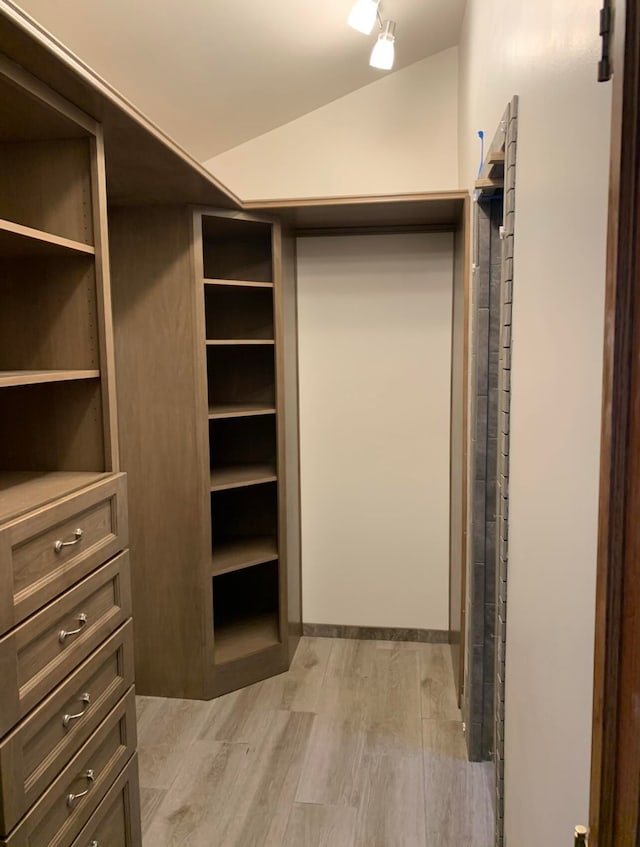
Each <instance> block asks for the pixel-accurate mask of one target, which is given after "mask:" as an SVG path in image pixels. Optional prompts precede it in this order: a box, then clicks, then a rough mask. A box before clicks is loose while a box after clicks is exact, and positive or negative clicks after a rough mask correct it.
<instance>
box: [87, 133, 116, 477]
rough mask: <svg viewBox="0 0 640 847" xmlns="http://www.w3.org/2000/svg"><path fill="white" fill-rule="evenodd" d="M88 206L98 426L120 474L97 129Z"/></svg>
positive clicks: (108, 466)
mask: <svg viewBox="0 0 640 847" xmlns="http://www.w3.org/2000/svg"><path fill="white" fill-rule="evenodd" d="M91 202H92V205H93V210H92V211H93V232H94V244H95V253H96V260H95V281H96V282H95V284H96V302H97V306H98V310H97V311H98V332H99V339H100V368H101V388H102V425H103V429H104V433H103V436H104V468H105V470H107V471H113V472H117V471H119V470H120V445H119V441H118V408H117V401H116V360H115V347H114V338H113V309H112V304H111V275H110V266H109V239H108V235H107V185H106V176H105V165H104V141H103V137H102V129H101V128H100V127H98V129H97V132H96V135H95V137H94V138H93V139H92V141H91Z"/></svg>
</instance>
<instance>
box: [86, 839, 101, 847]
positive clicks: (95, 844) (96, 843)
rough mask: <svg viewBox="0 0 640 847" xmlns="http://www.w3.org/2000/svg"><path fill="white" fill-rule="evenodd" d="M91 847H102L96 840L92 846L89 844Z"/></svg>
mask: <svg viewBox="0 0 640 847" xmlns="http://www.w3.org/2000/svg"><path fill="white" fill-rule="evenodd" d="M89 847H100V845H99V844H98V842H97V841H96V840H95V838H94V839H93V841H92V842H91V844H89Z"/></svg>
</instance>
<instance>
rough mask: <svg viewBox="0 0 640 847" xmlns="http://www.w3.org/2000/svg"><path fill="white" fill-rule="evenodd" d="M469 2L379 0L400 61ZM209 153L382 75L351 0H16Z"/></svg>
mask: <svg viewBox="0 0 640 847" xmlns="http://www.w3.org/2000/svg"><path fill="white" fill-rule="evenodd" d="M465 4H466V0H383V13H384V17H389V18H392V19H393V20H395V21H396V22H397V25H398V29H397V36H396V39H397V40H396V65H395V70H399V69H400V68H403V67H406V66H407V65H410V64H412V63H413V62H416V61H418V60H419V59H423V58H425V57H426V56H430V55H432V54H434V53H438V52H439V51H440V50H444V49H446V48H447V47H451V46H453V45H454V44H457V43H458V35H459V32H460V26H461V21H462V16H463V13H464V7H465ZM21 5H22V7H23V8H24V9H25V11H26V12H28V13H29V14H30V15H32V16H33V17H34V18H36V20H37V21H38V22H39V23H41V24H42V25H43V26H44V27H45V28H46V29H48V30H49V31H50V32H51V33H53V35H55V36H56V37H57V38H59V39H60V40H61V41H62V42H63V43H64V44H66V46H67V47H69V48H70V49H71V50H72V51H73V52H74V53H76V54H77V55H78V56H79V57H80V58H81V59H83V60H84V61H85V62H86V63H87V64H89V65H90V66H91V67H93V68H94V70H96V71H97V72H98V73H99V74H100V75H101V76H103V77H104V78H105V79H106V80H108V81H109V82H110V83H111V84H112V85H113V86H115V88H117V89H119V90H120V91H121V92H122V93H123V94H124V95H125V96H126V97H127V98H128V99H129V100H131V101H132V102H133V103H134V104H135V105H136V106H137V107H138V108H140V109H141V110H142V111H143V112H145V113H146V114H147V115H148V116H149V117H150V118H151V119H152V120H153V121H155V122H156V123H157V124H159V125H160V126H161V127H162V129H164V130H165V131H166V132H168V133H169V135H171V136H173V137H174V138H175V139H176V141H178V142H179V143H180V144H182V145H183V146H184V147H185V148H186V149H187V150H189V151H190V152H191V153H192V154H193V155H194V156H195V157H196V158H198V159H200V160H202V161H204V160H206V159H208V158H210V157H212V156H215V155H217V154H218V153H221V152H222V151H223V150H227V149H229V148H231V147H235V146H236V145H238V144H241V143H242V142H243V141H247V140H249V139H250V138H254V137H255V136H257V135H261V134H262V133H265V132H268V131H269V130H271V129H274V128H275V127H277V126H281V125H282V124H285V123H288V122H289V121H291V120H293V119H295V118H297V117H300V116H301V115H304V114H306V113H307V112H310V111H313V110H314V109H317V108H319V107H320V106H323V105H325V104H326V103H330V102H331V101H332V100H335V99H337V98H338V97H342V96H343V95H345V94H348V93H349V92H351V91H355V90H356V89H357V88H360V87H362V86H363V85H367V84H368V83H370V82H374V81H375V80H377V79H379V78H380V73H381V72H380V71H375V70H373V69H372V68H370V67H369V64H368V59H369V52H370V50H371V46H372V44H373V41H374V36H373V35H372V36H371V37H367V36H365V35H361V34H359V33H357V32H355V31H354V30H352V29H350V28H349V27H348V26H347V24H346V18H347V15H348V13H349V10H350V8H351V5H352V0H271V2H267V0H175V2H168V0H21Z"/></svg>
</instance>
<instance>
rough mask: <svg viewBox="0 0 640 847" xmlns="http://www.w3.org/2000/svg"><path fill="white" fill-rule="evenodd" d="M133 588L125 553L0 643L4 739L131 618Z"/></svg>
mask: <svg viewBox="0 0 640 847" xmlns="http://www.w3.org/2000/svg"><path fill="white" fill-rule="evenodd" d="M129 583H130V580H129V554H128V552H126V551H125V552H124V553H120V554H119V555H118V556H116V557H115V558H114V559H112V560H111V561H110V562H108V564H106V565H103V566H102V567H101V568H99V569H98V570H97V571H95V572H94V573H92V574H91V576H89V577H87V578H86V579H84V580H82V582H80V583H78V585H76V586H74V587H73V588H72V589H70V590H69V591H67V593H66V594H63V595H62V597H58V599H57V600H54V601H53V603H49V605H48V606H45V608H44V609H42V610H41V611H39V612H38V613H37V614H35V615H33V616H32V617H30V618H29V619H28V620H26V621H25V622H24V623H22V624H20V626H19V627H17V628H16V629H14V630H12V632H10V633H9V634H8V635H5V636H4V637H3V638H0V679H1V680H2V683H3V684H2V687H1V688H0V736H2V735H4V734H5V733H6V732H8V731H9V730H10V729H11V728H12V727H13V726H14V724H16V723H17V722H18V721H19V720H21V718H23V717H24V716H25V715H26V714H27V713H28V712H30V711H31V709H33V707H34V706H36V705H37V704H38V703H39V702H40V701H41V700H42V699H43V698H44V697H46V696H47V694H49V693H50V692H51V691H53V689H54V688H55V687H56V686H57V685H58V684H59V683H60V682H62V680H63V679H64V678H65V677H66V676H67V675H68V674H70V673H71V671H72V670H74V669H75V668H76V667H77V666H78V665H79V664H80V662H83V661H84V660H85V659H86V658H87V657H88V656H89V654H90V653H91V652H93V650H95V649H96V647H98V645H100V644H101V643H102V642H103V641H104V640H105V638H107V637H108V636H109V635H111V633H113V632H115V630H116V629H118V627H119V626H121V625H122V624H123V623H124V622H125V621H126V620H127V618H129V617H131V586H130V584H129Z"/></svg>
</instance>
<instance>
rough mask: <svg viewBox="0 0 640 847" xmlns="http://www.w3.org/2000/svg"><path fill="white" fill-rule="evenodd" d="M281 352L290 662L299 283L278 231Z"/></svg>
mask: <svg viewBox="0 0 640 847" xmlns="http://www.w3.org/2000/svg"><path fill="white" fill-rule="evenodd" d="M281 241H282V248H281V272H280V274H281V275H280V286H281V292H282V294H281V299H282V327H281V331H280V337H279V343H280V349H281V351H282V381H283V389H284V399H283V405H281V407H280V417H281V423H282V428H283V431H284V459H285V469H284V474H285V479H286V490H285V491H284V492H281V493H280V496H281V498H283V499H284V505H285V509H286V533H287V534H286V548H287V574H286V577H287V617H288V621H287V623H288V631H289V658H290V660H291V659H292V658H293V654H294V653H295V650H296V648H297V646H298V642H299V640H300V637H301V635H302V539H301V531H302V528H301V519H300V511H301V509H300V411H299V390H298V384H299V382H298V283H297V257H296V239H295V235H294V233H293V231H292V230H291V229H290V228H288V227H286V226H283V227H282V228H281Z"/></svg>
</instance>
